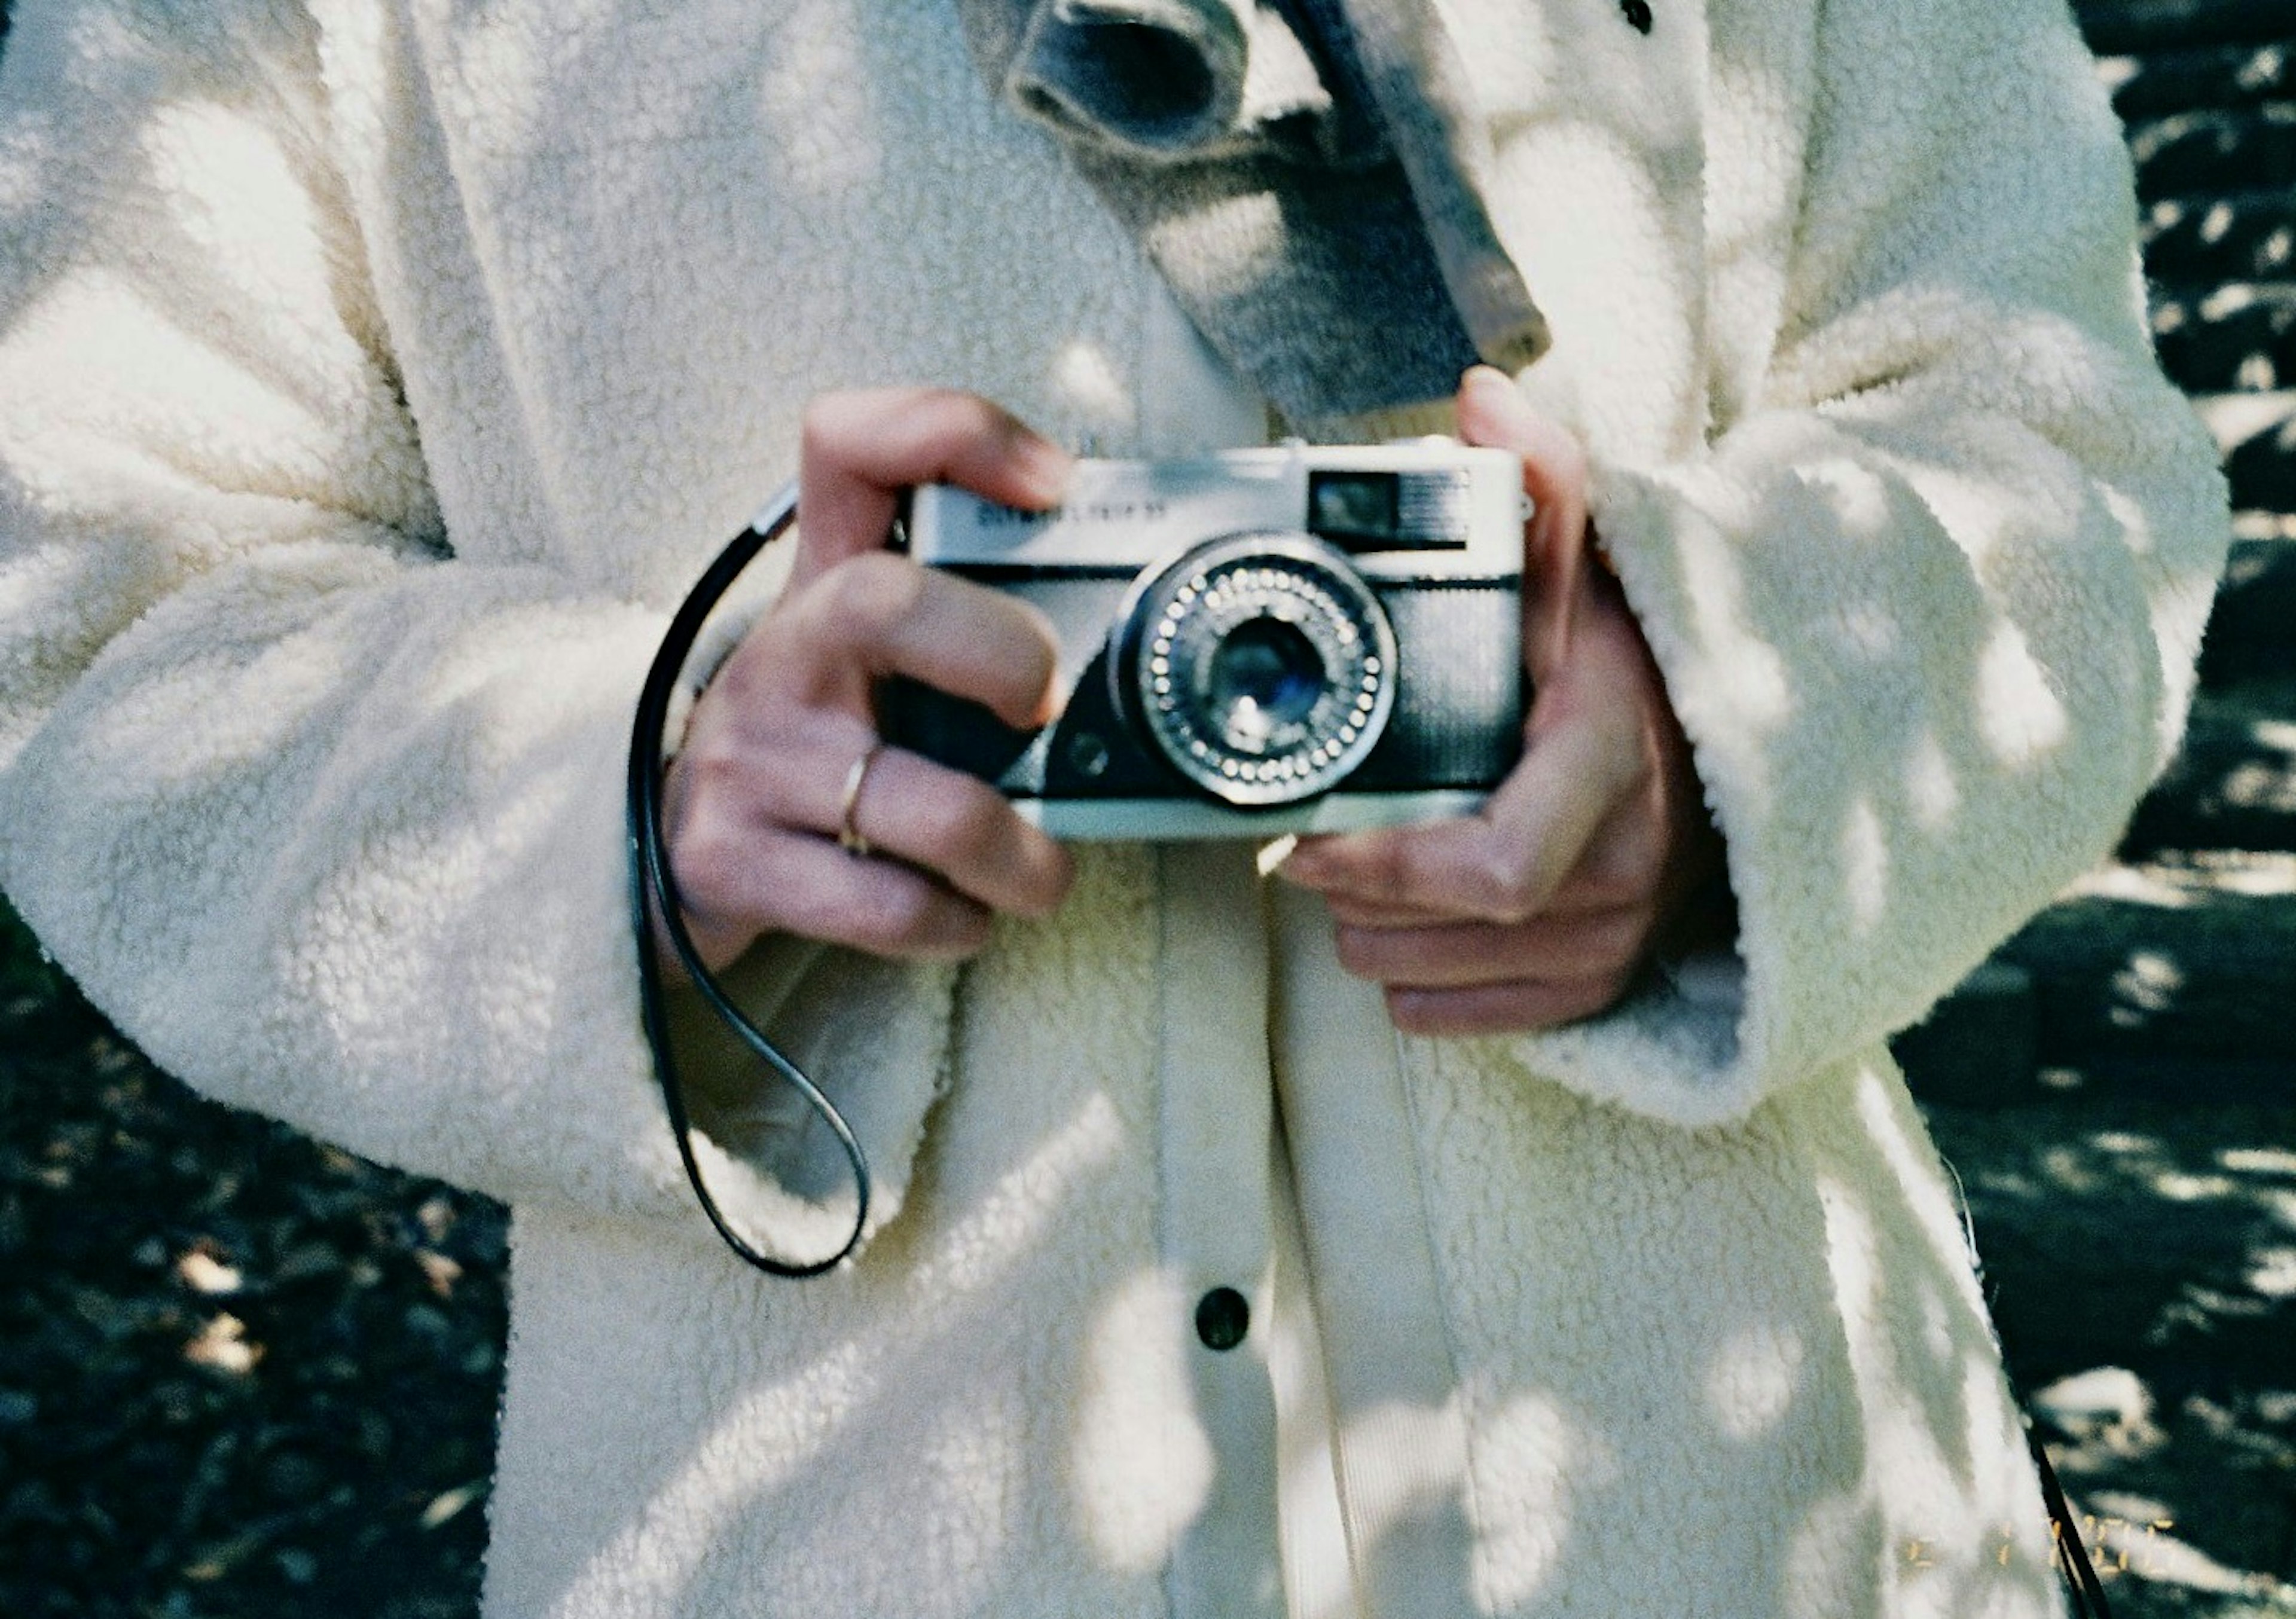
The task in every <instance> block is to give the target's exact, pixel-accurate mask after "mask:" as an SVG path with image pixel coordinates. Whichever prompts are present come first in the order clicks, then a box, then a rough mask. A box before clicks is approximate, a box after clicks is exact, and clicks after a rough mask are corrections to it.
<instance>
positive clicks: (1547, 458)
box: [1278, 367, 1729, 1034]
mask: <svg viewBox="0 0 2296 1619" xmlns="http://www.w3.org/2000/svg"><path fill="white" fill-rule="evenodd" d="M1458 421H1459V434H1460V437H1463V438H1464V439H1465V440H1466V441H1467V442H1468V443H1469V444H1475V445H1486V446H1491V447H1493V448H1497V449H1505V450H1513V451H1514V452H1515V453H1516V454H1519V455H1521V457H1522V466H1523V487H1525V488H1526V489H1527V490H1528V491H1529V494H1530V496H1531V499H1532V500H1533V502H1534V503H1536V512H1535V514H1534V515H1533V517H1532V518H1531V520H1530V522H1529V525H1528V527H1527V528H1526V530H1525V533H1524V552H1525V556H1524V560H1525V568H1524V576H1523V615H1524V616H1523V656H1524V661H1525V664H1526V666H1527V667H1528V668H1529V673H1530V677H1531V682H1532V692H1533V696H1532V700H1531V707H1530V714H1529V718H1528V720H1527V721H1526V723H1525V725H1524V735H1523V754H1522V759H1521V763H1520V764H1518V765H1516V766H1515V768H1514V770H1513V772H1512V773H1509V775H1508V776H1507V778H1506V779H1505V781H1502V782H1501V783H1500V784H1499V786H1498V789H1497V791H1495V792H1494V793H1493V794H1492V795H1491V797H1490V798H1489V799H1488V801H1486V802H1485V804H1484V805H1483V806H1482V807H1481V809H1480V811H1479V812H1478V813H1477V814H1473V815H1471V816H1466V817H1463V818H1461V819H1458V820H1454V821H1440V822H1429V823H1427V824H1424V825H1421V826H1413V827H1398V828H1392V829H1389V830H1380V831H1371V832H1356V833H1348V834H1344V835H1335V836H1331V837H1324V838H1312V839H1306V840H1303V841H1302V842H1301V843H1300V846H1299V847H1298V848H1297V849H1295V850H1294V851H1293V852H1292V855H1291V856H1290V858H1289V859H1287V860H1286V861H1285V862H1284V863H1283V865H1282V866H1280V867H1279V868H1278V872H1279V874H1280V875H1281V876H1283V878H1285V879H1288V880H1290V881H1292V882H1294V883H1298V884H1300V885H1301V886H1302V887H1308V888H1312V889H1314V890H1316V892H1318V893H1320V894H1322V895H1324V899H1325V900H1326V901H1327V902H1328V903H1329V904H1330V906H1331V911H1332V915H1333V920H1334V921H1335V922H1336V924H1337V928H1338V950H1339V958H1340V961H1341V965H1342V966H1344V967H1345V968H1346V969H1348V970H1349V972H1351V973H1353V974H1355V975H1356V976H1357V977H1364V978H1369V979H1372V980H1374V981H1375V982H1377V983H1379V984H1381V985H1384V986H1385V987H1386V991H1387V1007H1388V1014H1389V1016H1390V1017H1391V1018H1394V1020H1395V1024H1396V1026H1397V1027H1398V1028H1400V1029H1402V1030H1404V1031H1405V1032H1406V1033H1407V1034H1497V1033H1502V1032H1506V1031H1511V1030H1521V1029H1537V1028H1546V1027H1548V1026H1553V1025H1555V1024H1560V1023H1567V1022H1570V1021H1571V1020H1572V1019H1574V1018H1587V1017H1591V1016H1593V1015H1594V1014H1595V1013H1596V1012H1599V1011H1602V1010H1603V1009H1605V1008H1606V1007H1608V1006H1610V1005H1611V1004H1612V1003H1613V1002H1616V1001H1617V1000H1619V998H1620V996H1622V995H1623V994H1625V993H1626V992H1627V990H1628V988H1629V987H1630V986H1631V985H1632V984H1633V982H1634V980H1635V977H1636V974H1637V973H1638V972H1639V971H1640V970H1641V969H1642V967H1643V965H1644V962H1645V961H1647V960H1648V959H1649V958H1650V956H1651V954H1652V951H1653V949H1654V948H1655V947H1656V946H1658V945H1659V944H1661V943H1667V942H1671V941H1672V939H1673V938H1674V937H1675V936H1676V935H1677V933H1678V932H1679V931H1681V930H1684V929H1685V928H1693V927H1694V928H1723V927H1727V926H1728V925H1729V919H1728V918H1727V917H1726V916H1705V917H1693V916H1691V915H1689V914H1687V913H1688V912H1689V911H1690V910H1691V907H1692V905H1693V902H1694V901H1696V900H1697V899H1698V898H1699V897H1700V896H1701V895H1702V894H1707V893H1710V892H1711V891H1712V888H1713V887H1714V885H1713V884H1712V882H1711V880H1710V879H1712V878H1713V877H1714V876H1715V875H1716V874H1718V872H1719V871H1721V869H1722V840H1721V836H1720V834H1719V833H1718V832H1717V831H1716V830H1714V827H1713V825H1712V823H1711V822H1710V821H1709V820H1708V818H1707V814H1706V809H1705V805H1704V804H1703V802H1702V797H1701V794H1700V789H1699V782H1698V777H1697V774H1696V773H1695V771H1694V770H1693V768H1692V765H1691V757H1690V744H1689V742H1688V740H1686V739H1685V737H1684V735H1683V732H1682V727H1681V725H1680V724H1679V723H1678V722H1677V720H1676V718H1675V715H1674V709H1673V707H1672V706H1671V705H1670V704H1669V702H1668V700H1667V695H1666V688H1665V685H1664V684H1663V683H1662V682H1661V679H1660V677H1659V672H1658V666H1657V665H1656V664H1655V663H1654V662H1653V661H1652V658H1651V652H1650V647H1649V645H1648V643H1647V642H1644V639H1643V634H1642V630H1641V627H1640V626H1638V625H1637V624H1636V622H1635V617H1634V615H1633V613H1632V612H1630V611H1629V610H1628V607H1627V601H1626V596H1625V593H1623V592H1622V591H1621V590H1620V587H1619V582H1618V580H1617V578H1616V577H1615V576H1612V575H1611V571H1610V570H1609V568H1607V567H1605V566H1603V563H1602V562H1601V560H1599V558H1597V557H1595V556H1594V555H1593V554H1592V553H1591V536H1590V533H1589V530H1588V526H1587V460H1586V455H1585V453H1584V452H1583V451H1582V450H1581V449H1580V448H1579V445H1578V442H1577V441H1576V440H1575V439H1574V438H1572V437H1570V434H1569V433H1568V432H1566V431H1564V430H1563V429H1562V428H1561V427H1560V426H1558V425H1557V424H1556V423H1554V422H1553V421H1548V420H1547V419H1546V418H1545V417H1542V416H1540V415H1539V414H1538V413H1537V412H1535V411H1534V410H1532V409H1531V408H1530V406H1529V404H1527V403H1526V402H1525V401H1524V399H1523V397H1522V396H1521V392H1520V391H1519V390H1518V389H1517V388H1515V386H1514V384H1513V382H1511V381H1510V380H1508V379H1507V378H1506V377H1505V376H1504V375H1502V374H1501V373H1499V372H1496V371H1492V370H1489V369H1488V368H1483V367H1478V368H1477V369H1475V370H1473V371H1471V372H1468V373H1467V375H1466V378H1465V380H1464V381H1463V382H1462V383H1461V385H1460V388H1459V398H1458Z"/></svg>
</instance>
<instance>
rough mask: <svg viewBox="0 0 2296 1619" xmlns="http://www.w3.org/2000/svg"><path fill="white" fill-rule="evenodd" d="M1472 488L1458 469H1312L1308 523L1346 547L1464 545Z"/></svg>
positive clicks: (1420, 548) (1436, 547)
mask: <svg viewBox="0 0 2296 1619" xmlns="http://www.w3.org/2000/svg"><path fill="white" fill-rule="evenodd" d="M1467 493H1468V487H1467V481H1466V479H1465V478H1464V477H1462V476H1461V475H1459V474H1456V473H1448V472H1378V471H1339V470H1328V471H1321V472H1310V473H1308V531H1309V532H1310V533H1313V534H1316V535H1319V536H1322V537H1323V538H1324V539H1327V540H1329V541H1331V542H1332V543H1333V544H1335V545H1337V546H1339V547H1340V548H1341V549H1342V550H1345V551H1456V550H1460V549H1463V548H1464V546H1465V545H1466V543H1467V526H1468V524H1467V510H1468V506H1467Z"/></svg>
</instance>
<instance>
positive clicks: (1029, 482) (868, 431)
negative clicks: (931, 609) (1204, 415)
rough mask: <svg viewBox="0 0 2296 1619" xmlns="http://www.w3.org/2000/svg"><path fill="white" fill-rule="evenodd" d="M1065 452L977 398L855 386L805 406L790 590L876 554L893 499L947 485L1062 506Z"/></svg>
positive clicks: (1019, 502)
mask: <svg viewBox="0 0 2296 1619" xmlns="http://www.w3.org/2000/svg"><path fill="white" fill-rule="evenodd" d="M1073 464H1074V463H1073V462H1072V461H1071V459H1070V456H1069V454H1068V453H1067V452H1066V451H1064V450H1062V448H1061V447H1060V446H1057V445H1055V444H1054V443H1053V442H1052V441H1051V440H1049V439H1046V438H1044V437H1040V436H1039V435H1037V434H1036V433H1034V432H1032V431H1030V430H1029V429H1028V428H1027V427H1025V426H1024V425H1022V423H1021V421H1020V420H1019V418H1017V417H1015V416H1013V414H1012V413H1010V412H1007V411H1005V410H1002V409H1000V408H999V407H997V406H996V405H991V404H990V403H989V402H988V400H986V399H983V398H981V397H980V396H979V395H977V394H967V393H959V392H957V391H955V389H952V388H857V389H852V390H849V391H846V392H841V393H833V394H824V395H822V396H821V397H818V398H816V400H815V401H814V402H813V403H812V405H810V406H808V408H807V411H806V416H805V428H804V437H803V439H802V444H801V448H800V452H799V491H800V493H799V497H798V536H799V540H798V555H797V559H796V560H795V562H794V563H793V564H792V565H791V583H792V584H798V583H802V582H803V581H804V580H806V579H808V578H809V577H811V576H813V575H815V574H816V573H818V572H820V571H822V570H823V569H825V568H831V567H833V566H834V565H835V564H837V563H838V562H840V561H842V560H845V559H846V558H848V557H851V556H857V555H858V554H860V553H861V552H865V551H874V550H876V549H878V548H879V547H881V545H883V544H884V543H885V536H886V535H887V533H888V532H889V531H890V529H891V527H892V523H893V514H894V512H895V511H896V509H897V508H898V503H899V498H900V492H901V491H902V490H904V489H907V488H911V487H914V486H916V485H918V484H929V483H948V484H955V485H957V486H959V487H963V488H966V489H970V490H972V492H973V493H974V494H976V495H985V496H987V497H988V499H990V500H993V501H998V502H1001V503H1004V504H1005V505H1009V506H1020V507H1024V508H1027V509H1029V510H1032V511H1033V510H1037V509H1039V508H1042V507H1045V506H1049V505H1052V504H1053V503H1055V502H1057V501H1058V500H1059V499H1060V495H1061V490H1062V487H1064V486H1065V484H1066V483H1067V481H1068V475H1069V470H1070V467H1071V466H1072V465H1073Z"/></svg>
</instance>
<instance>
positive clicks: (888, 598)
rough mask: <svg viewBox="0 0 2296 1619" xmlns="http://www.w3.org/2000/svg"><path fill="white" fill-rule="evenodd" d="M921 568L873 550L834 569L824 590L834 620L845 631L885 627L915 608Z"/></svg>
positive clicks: (824, 580) (922, 583) (896, 621)
mask: <svg viewBox="0 0 2296 1619" xmlns="http://www.w3.org/2000/svg"><path fill="white" fill-rule="evenodd" d="M923 588H924V582H923V579H922V570H920V569H919V568H916V567H915V566H914V565H913V564H911V563H909V562H906V561H904V560H902V559H900V558H898V557H891V556H887V555H884V554H883V553H882V552H868V553H865V554H864V555H861V556H857V557H851V558H849V559H847V560H845V561H842V562H840V563H839V564H837V566H836V567H834V568H831V569H830V570H829V572H828V574H827V575H826V576H824V578H823V580H822V593H823V597H824V602H825V605H826V608H827V611H828V616H829V617H830V619H831V621H832V623H833V624H834V625H835V626H838V628H839V629H840V630H843V631H850V630H852V629H855V628H865V629H873V630H882V629H886V628H888V627H890V626H893V625H895V624H898V623H899V622H900V621H901V620H902V619H904V618H906V617H908V616H909V615H910V614H911V613H913V612H914V611H915V610H916V606H917V599H918V597H919V595H920V594H921V593H922V591H923Z"/></svg>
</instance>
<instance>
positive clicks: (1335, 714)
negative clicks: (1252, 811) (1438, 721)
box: [1111, 534, 1395, 805]
mask: <svg viewBox="0 0 2296 1619" xmlns="http://www.w3.org/2000/svg"><path fill="white" fill-rule="evenodd" d="M1143 578H1144V583H1143V584H1142V585H1139V586H1138V587H1136V591H1135V593H1134V596H1133V599H1132V601H1131V603H1130V606H1129V609H1128V611H1127V612H1126V613H1125V614H1124V615H1122V616H1121V618H1120V624H1121V626H1122V627H1121V630H1120V632H1119V634H1120V639H1119V657H1118V658H1116V659H1115V660H1114V662H1113V663H1112V665H1111V675H1113V676H1114V677H1115V679H1116V682H1117V683H1118V686H1119V693H1118V695H1119V700H1120V701H1121V702H1122V703H1123V704H1124V707H1126V709H1127V711H1128V712H1129V713H1130V714H1131V715H1133V716H1134V718H1135V719H1136V722H1137V723H1138V724H1139V726H1140V728H1141V729H1142V730H1144V732H1146V733H1147V735H1148V736H1149V738H1150V739H1151V740H1153V741H1154V743H1155V744H1156V747H1157V748H1158V750H1159V751H1160V752H1161V753H1162V755H1163V756H1164V757H1165V758H1166V759H1168V760H1169V761H1170V762H1171V764H1172V765H1174V767H1176V768H1177V770H1178V771H1179V772H1180V773H1181V774H1182V775H1184V776H1185V777H1186V778H1187V779H1188V780H1189V781H1193V782H1194V783H1195V784H1196V785H1197V786H1198V787H1201V788H1202V789H1205V790H1206V791H1208V792H1210V794H1211V795H1212V796H1213V797H1217V798H1219V799H1222V800H1224V801H1225V802H1226V803H1229V804H1233V805H1281V804H1294V803H1297V802H1299V801H1300V800H1301V799H1303V798H1310V797H1315V796H1316V795H1317V794H1319V793H1323V792H1327V791H1329V790H1330V789H1332V788H1333V787H1334V786H1336V785H1338V784H1339V783H1340V782H1341V781H1344V780H1345V779H1346V778H1347V777H1348V775H1349V773H1351V772H1353V771H1354V769H1355V768H1356V766H1357V765H1359V764H1361V763H1362V762H1363V759H1364V756H1365V755H1366V754H1368V753H1370V751H1371V750H1372V748H1373V747H1374V745H1375V744H1376V743H1377V742H1378V740H1379V738H1380V734H1381V732H1382V731H1383V730H1384V729H1385V727H1386V724H1387V718H1388V715H1389V713H1390V711H1391V710H1392V708H1393V707H1394V700H1395V692H1394V685H1393V672H1394V669H1395V632H1394V629H1393V628H1392V626H1390V624H1389V623H1388V619H1387V614H1386V612H1385V611H1384V610H1383V609H1382V608H1381V607H1380V604H1379V600H1378V598H1377V597H1375V596H1374V595H1373V593H1372V591H1371V587H1370V586H1369V585H1366V584H1365V583H1364V580H1363V576H1361V575H1360V574H1358V573H1357V571H1356V570H1355V568H1352V567H1351V566H1349V562H1348V560H1347V558H1346V556H1345V555H1344V554H1342V553H1341V552H1339V551H1338V550H1337V549H1335V548H1334V547H1333V546H1331V545H1328V544H1324V542H1322V541H1321V540H1316V539H1310V538H1308V537H1307V536H1302V535H1267V534H1245V535H1234V536H1227V537H1226V538H1222V539H1218V540H1213V541H1210V542H1209V543H1208V544H1203V545H1200V546H1197V547H1195V548H1194V549H1193V550H1191V551H1188V552H1184V553H1183V554H1182V555H1181V556H1180V557H1179V558H1177V560H1174V561H1172V562H1171V563H1169V565H1166V566H1165V567H1163V568H1160V570H1157V571H1155V572H1153V573H1152V574H1150V575H1144V576H1143Z"/></svg>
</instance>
